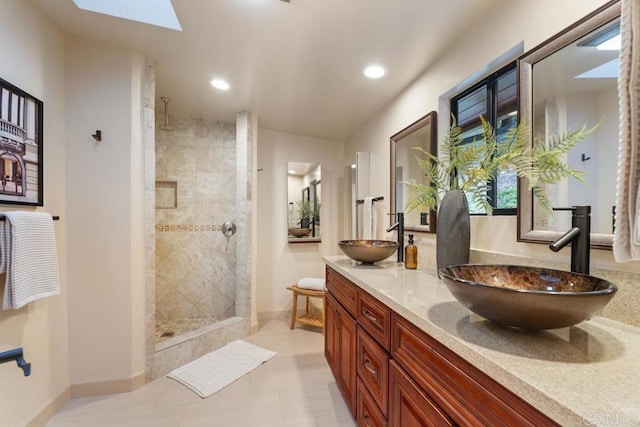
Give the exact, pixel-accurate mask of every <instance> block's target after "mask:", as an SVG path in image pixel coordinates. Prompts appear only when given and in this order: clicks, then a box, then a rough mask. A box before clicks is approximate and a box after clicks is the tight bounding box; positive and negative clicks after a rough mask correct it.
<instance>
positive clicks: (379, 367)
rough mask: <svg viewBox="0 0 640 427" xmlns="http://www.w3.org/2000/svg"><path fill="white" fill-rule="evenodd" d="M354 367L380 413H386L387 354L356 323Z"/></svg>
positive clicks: (387, 386)
mask: <svg viewBox="0 0 640 427" xmlns="http://www.w3.org/2000/svg"><path fill="white" fill-rule="evenodd" d="M356 354H357V356H356V357H357V363H356V367H357V368H356V369H357V371H358V376H359V377H360V380H361V381H362V382H363V383H364V384H365V385H366V386H367V390H369V393H371V397H372V398H373V400H374V401H375V402H376V405H377V406H378V408H380V411H381V412H382V414H383V415H384V416H385V417H386V416H387V414H388V394H389V355H388V354H387V352H386V351H384V350H383V349H382V347H380V345H379V344H378V343H376V342H375V341H374V340H373V339H372V338H371V337H370V336H369V335H368V334H367V333H366V332H365V331H364V329H362V328H361V327H360V326H359V325H358V344H357V351H356Z"/></svg>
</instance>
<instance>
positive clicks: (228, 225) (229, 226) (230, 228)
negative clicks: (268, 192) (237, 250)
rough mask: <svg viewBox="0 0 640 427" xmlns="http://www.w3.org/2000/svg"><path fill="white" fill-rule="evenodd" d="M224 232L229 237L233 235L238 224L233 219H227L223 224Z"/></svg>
mask: <svg viewBox="0 0 640 427" xmlns="http://www.w3.org/2000/svg"><path fill="white" fill-rule="evenodd" d="M222 234H224V235H225V236H227V237H231V236H233V235H234V234H236V225H235V224H234V223H233V222H232V221H227V222H225V223H224V224H222Z"/></svg>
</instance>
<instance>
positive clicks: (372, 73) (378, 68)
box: [363, 65, 387, 79]
mask: <svg viewBox="0 0 640 427" xmlns="http://www.w3.org/2000/svg"><path fill="white" fill-rule="evenodd" d="M363 73H364V75H365V76H367V77H369V78H370V79H379V78H380V77H384V75H385V74H387V69H386V68H384V67H383V66H382V65H369V66H368V67H367V68H365V69H364V70H363Z"/></svg>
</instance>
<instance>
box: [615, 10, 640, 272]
mask: <svg viewBox="0 0 640 427" xmlns="http://www.w3.org/2000/svg"><path fill="white" fill-rule="evenodd" d="M620 34H621V36H622V45H621V49H620V76H619V78H618V98H619V103H620V141H619V146H618V178H617V191H616V230H615V233H614V238H613V253H614V256H615V259H616V261H618V262H625V261H632V260H640V128H639V127H640V48H639V46H640V4H638V2H637V1H636V0H622V17H621V23H620Z"/></svg>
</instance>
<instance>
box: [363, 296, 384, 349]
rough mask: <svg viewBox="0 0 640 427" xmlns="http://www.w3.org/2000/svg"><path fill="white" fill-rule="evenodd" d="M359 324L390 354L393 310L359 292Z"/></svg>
mask: <svg viewBox="0 0 640 427" xmlns="http://www.w3.org/2000/svg"><path fill="white" fill-rule="evenodd" d="M356 317H357V320H358V324H359V325H362V327H363V328H364V329H365V330H366V331H367V332H368V333H369V334H370V335H371V336H372V337H373V338H375V339H376V340H377V341H378V342H379V343H380V345H382V347H384V349H385V350H386V351H387V352H388V351H389V347H390V344H391V310H390V309H389V307H387V306H386V305H384V304H383V303H381V302H380V301H378V300H377V299H375V298H374V297H372V296H371V295H369V294H368V293H366V292H365V291H363V290H360V291H359V292H358V314H357V316H356Z"/></svg>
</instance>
